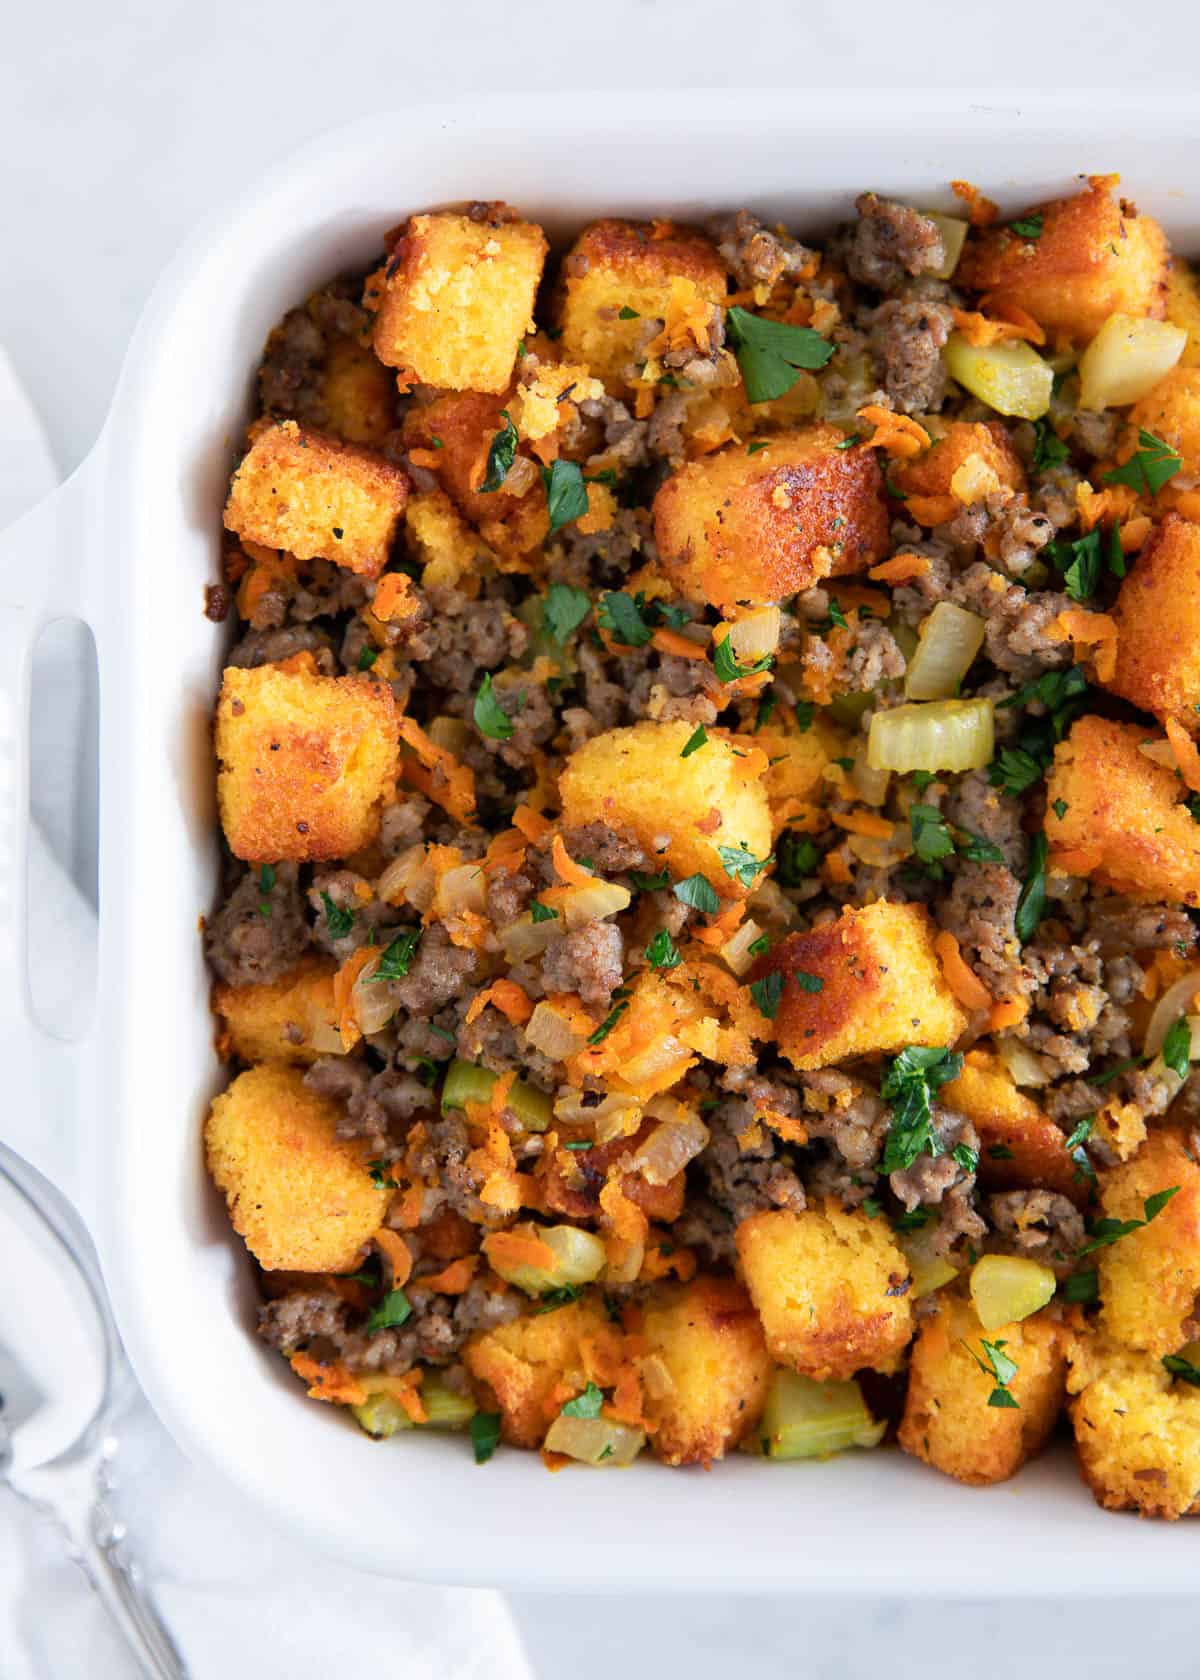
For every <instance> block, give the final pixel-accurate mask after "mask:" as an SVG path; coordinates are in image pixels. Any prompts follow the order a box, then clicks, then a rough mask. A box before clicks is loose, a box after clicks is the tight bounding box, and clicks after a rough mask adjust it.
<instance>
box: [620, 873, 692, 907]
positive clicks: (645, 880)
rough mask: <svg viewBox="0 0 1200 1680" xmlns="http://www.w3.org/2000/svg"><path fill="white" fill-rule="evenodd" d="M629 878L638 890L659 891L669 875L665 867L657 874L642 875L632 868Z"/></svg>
mask: <svg viewBox="0 0 1200 1680" xmlns="http://www.w3.org/2000/svg"><path fill="white" fill-rule="evenodd" d="M629 879H630V880H631V881H632V882H633V884H634V886H635V887H636V888H637V890H638V892H661V891H662V890H663V888H664V887H665V886H666V884H667V882H668V881H669V880H670V879H671V877H670V874H669V873H668V871H667V870H665V869H664V870H662V871H661V873H660V874H658V875H642V874H639V872H638V871H637V870H636V869H634V870H631V871H630V875H629ZM684 902H685V903H686V902H687V901H686V900H685V901H684Z"/></svg>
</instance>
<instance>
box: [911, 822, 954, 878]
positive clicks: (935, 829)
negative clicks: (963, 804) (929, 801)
mask: <svg viewBox="0 0 1200 1680" xmlns="http://www.w3.org/2000/svg"><path fill="white" fill-rule="evenodd" d="M908 820H909V824H910V826H911V828H912V841H913V851H914V852H915V853H916V854H917V856H918V857H919V858H920V860H921V862H922V863H926V864H936V863H939V862H940V861H941V859H942V858H946V857H951V856H952V855H953V853H954V840H953V837H952V836H951V833H950V828H949V825H948V824H947V822H946V819H945V817H943V815H942V813H941V812H940V811H939V810H938V809H937V807H936V806H934V805H914V806H913V807H912V808H911V810H910V811H909V813H908ZM939 873H940V872H939Z"/></svg>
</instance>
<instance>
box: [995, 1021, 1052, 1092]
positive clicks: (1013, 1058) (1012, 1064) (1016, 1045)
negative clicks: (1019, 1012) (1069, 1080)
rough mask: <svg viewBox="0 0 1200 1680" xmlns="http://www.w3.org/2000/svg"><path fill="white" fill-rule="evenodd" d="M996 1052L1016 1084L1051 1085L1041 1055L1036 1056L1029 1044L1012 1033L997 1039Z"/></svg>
mask: <svg viewBox="0 0 1200 1680" xmlns="http://www.w3.org/2000/svg"><path fill="white" fill-rule="evenodd" d="M996 1053H997V1055H998V1056H999V1057H1000V1060H1001V1061H1002V1062H1003V1063H1004V1066H1005V1067H1006V1068H1007V1070H1008V1076H1009V1078H1010V1079H1011V1080H1012V1082H1013V1084H1014V1085H1021V1086H1030V1085H1049V1083H1050V1074H1049V1071H1048V1070H1047V1067H1046V1064H1045V1062H1043V1061H1042V1058H1041V1057H1040V1056H1035V1055H1034V1053H1033V1051H1032V1050H1031V1049H1030V1048H1029V1046H1028V1045H1027V1044H1023V1043H1022V1042H1021V1040H1020V1039H1019V1038H1013V1036H1012V1035H1011V1033H1004V1034H1002V1035H1001V1036H1000V1037H999V1038H998V1039H997V1040H996Z"/></svg>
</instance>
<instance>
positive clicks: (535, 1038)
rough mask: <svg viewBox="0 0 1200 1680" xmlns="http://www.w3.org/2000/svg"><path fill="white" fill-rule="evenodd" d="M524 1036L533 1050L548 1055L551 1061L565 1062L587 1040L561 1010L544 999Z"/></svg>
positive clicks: (536, 1009) (534, 1012) (531, 1017)
mask: <svg viewBox="0 0 1200 1680" xmlns="http://www.w3.org/2000/svg"><path fill="white" fill-rule="evenodd" d="M525 1037H526V1039H527V1040H528V1042H529V1043H530V1044H532V1045H533V1048H534V1049H535V1050H540V1051H541V1053H542V1055H543V1056H549V1058H550V1060H551V1061H552V1062H565V1061H566V1059H567V1057H568V1056H573V1055H574V1054H575V1052H576V1051H577V1050H582V1049H583V1047H584V1045H585V1044H586V1042H587V1039H586V1037H585V1035H584V1034H583V1033H580V1032H576V1031H575V1029H574V1028H573V1027H572V1026H571V1024H570V1022H569V1021H568V1020H567V1018H566V1016H565V1015H564V1014H563V1012H562V1010H561V1009H560V1008H559V1007H558V1006H557V1005H556V1004H553V1003H548V1002H546V1000H545V999H543V1000H542V1002H541V1003H539V1004H538V1005H537V1007H536V1008H535V1009H534V1011H533V1014H532V1015H531V1016H530V1017H529V1020H528V1022H527V1024H526V1027H525Z"/></svg>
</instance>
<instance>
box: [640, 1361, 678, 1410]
mask: <svg viewBox="0 0 1200 1680" xmlns="http://www.w3.org/2000/svg"><path fill="white" fill-rule="evenodd" d="M638 1374H639V1375H640V1377H641V1379H642V1387H643V1388H644V1389H645V1390H646V1393H647V1394H648V1395H649V1396H650V1398H651V1400H665V1399H666V1398H667V1397H668V1395H671V1394H674V1392H675V1378H674V1377H673V1376H672V1375H671V1373H670V1371H669V1370H668V1369H667V1365H666V1361H665V1360H664V1359H662V1358H660V1357H659V1355H658V1354H657V1353H648V1354H646V1356H645V1357H644V1358H643V1359H640V1360H639V1361H638Z"/></svg>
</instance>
